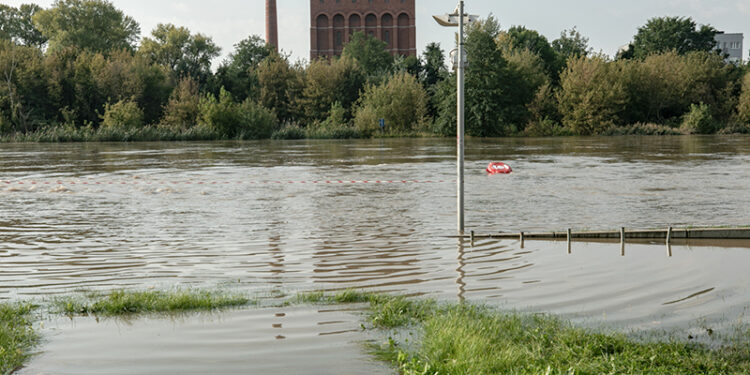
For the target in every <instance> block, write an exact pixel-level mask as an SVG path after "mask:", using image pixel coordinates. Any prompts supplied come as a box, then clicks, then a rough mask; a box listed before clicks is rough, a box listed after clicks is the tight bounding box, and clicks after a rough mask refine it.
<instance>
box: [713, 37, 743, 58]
mask: <svg viewBox="0 0 750 375" xmlns="http://www.w3.org/2000/svg"><path fill="white" fill-rule="evenodd" d="M743 41H744V36H743V34H741V33H738V34H727V33H725V32H723V31H720V32H719V33H718V34H716V49H718V50H721V52H722V53H725V54H727V55H729V57H727V61H730V62H733V63H741V62H742V61H743V51H744V47H743Z"/></svg>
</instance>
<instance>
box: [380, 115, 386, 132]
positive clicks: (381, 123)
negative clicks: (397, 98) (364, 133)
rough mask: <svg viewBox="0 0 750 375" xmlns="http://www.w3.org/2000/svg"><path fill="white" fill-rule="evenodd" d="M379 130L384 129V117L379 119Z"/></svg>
mask: <svg viewBox="0 0 750 375" xmlns="http://www.w3.org/2000/svg"><path fill="white" fill-rule="evenodd" d="M380 130H381V131H385V119H384V118H381V119H380Z"/></svg>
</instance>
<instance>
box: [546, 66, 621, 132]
mask: <svg viewBox="0 0 750 375" xmlns="http://www.w3.org/2000/svg"><path fill="white" fill-rule="evenodd" d="M620 76H621V74H620V71H619V66H618V65H616V64H612V63H609V62H607V61H606V60H604V59H603V58H601V57H593V58H588V57H579V58H577V59H570V60H568V67H567V68H566V69H565V70H564V71H563V73H562V74H561V75H560V91H558V93H557V100H558V102H559V109H560V113H561V114H562V121H563V125H565V126H566V127H568V128H569V129H570V130H571V131H573V132H574V133H576V134H579V135H592V134H599V133H601V132H602V131H604V130H606V129H607V128H609V127H611V126H614V125H616V124H619V123H620V122H621V118H620V115H621V114H622V112H623V110H624V107H625V103H626V100H627V93H626V90H625V86H624V84H623V82H622V79H621V78H620Z"/></svg>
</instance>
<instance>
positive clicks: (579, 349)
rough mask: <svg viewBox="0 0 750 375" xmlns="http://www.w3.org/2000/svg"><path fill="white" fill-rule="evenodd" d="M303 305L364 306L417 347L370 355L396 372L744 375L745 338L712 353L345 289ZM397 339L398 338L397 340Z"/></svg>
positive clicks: (398, 345) (375, 322) (373, 319)
mask: <svg viewBox="0 0 750 375" xmlns="http://www.w3.org/2000/svg"><path fill="white" fill-rule="evenodd" d="M304 296H305V297H304V298H302V300H303V301H307V302H325V303H336V301H340V300H354V301H355V302H369V303H370V306H369V310H368V312H367V317H368V320H369V321H370V323H372V326H373V327H374V328H377V329H386V330H390V329H401V330H406V331H410V332H412V333H413V334H414V336H413V337H415V338H416V342H412V343H409V342H398V341H397V340H394V339H393V338H389V340H388V343H387V344H384V345H377V346H376V347H375V348H374V354H376V356H378V357H379V358H381V359H384V360H387V361H391V362H393V363H394V364H395V365H397V366H398V368H399V371H400V373H402V374H409V375H411V374H430V375H432V374H441V375H442V374H446V375H447V374H518V375H521V374H529V375H531V374H534V375H536V374H543V375H556V374H559V375H569V374H592V375H593V374H680V375H682V374H748V373H750V345H748V341H747V337H748V336H747V334H744V339H743V340H738V341H736V342H734V343H732V344H730V345H728V346H725V347H722V348H717V349H710V348H707V347H705V346H702V345H699V344H691V343H687V342H680V341H669V340H667V341H661V342H659V341H653V342H642V341H639V340H636V339H634V338H632V337H629V336H627V335H624V334H602V333H597V332H594V331H589V330H586V329H582V328H578V327H575V326H573V325H572V324H570V323H567V322H564V321H562V320H560V319H558V318H555V317H553V316H549V315H535V314H520V313H504V312H500V311H496V310H493V309H490V308H486V307H480V306H475V305H470V304H445V305H441V304H438V303H436V302H434V301H429V300H412V299H406V298H403V297H391V296H385V295H368V294H363V293H356V292H344V293H339V294H337V295H333V296H326V295H324V294H321V293H314V294H308V295H304ZM401 336H403V335H401Z"/></svg>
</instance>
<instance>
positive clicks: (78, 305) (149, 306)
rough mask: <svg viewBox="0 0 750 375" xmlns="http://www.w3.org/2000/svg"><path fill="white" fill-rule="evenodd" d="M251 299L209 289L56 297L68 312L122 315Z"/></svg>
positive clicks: (210, 307)
mask: <svg viewBox="0 0 750 375" xmlns="http://www.w3.org/2000/svg"><path fill="white" fill-rule="evenodd" d="M250 303H251V300H250V299H249V298H247V297H246V296H244V295H241V294H227V293H218V292H209V291H193V290H177V291H170V292H163V291H124V290H119V291H113V292H111V293H109V294H106V295H93V296H88V297H85V298H81V297H64V298H59V299H57V300H55V301H54V303H53V305H54V306H55V308H56V311H58V312H61V313H64V314H68V315H103V316H118V315H125V314H138V313H174V312H183V311H194V310H214V309H220V308H228V307H240V306H245V305H248V304H250Z"/></svg>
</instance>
